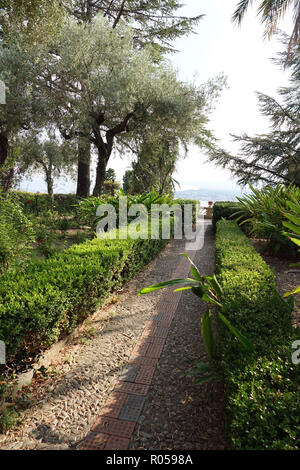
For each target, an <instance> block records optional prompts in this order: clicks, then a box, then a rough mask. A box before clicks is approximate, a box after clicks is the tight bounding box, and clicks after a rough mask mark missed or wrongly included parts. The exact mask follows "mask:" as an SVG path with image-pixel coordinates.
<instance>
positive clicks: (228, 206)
mask: <svg viewBox="0 0 300 470" xmlns="http://www.w3.org/2000/svg"><path fill="white" fill-rule="evenodd" d="M239 207H240V206H239V203H238V202H230V201H228V202H227V201H226V202H218V201H217V202H215V203H214V205H213V216H212V225H213V229H214V231H216V226H217V222H218V221H219V220H220V219H230V218H231V216H232V215H233V214H234V213H235V212H237V211H238V209H239Z"/></svg>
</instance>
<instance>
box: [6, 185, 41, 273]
mask: <svg viewBox="0 0 300 470" xmlns="http://www.w3.org/2000/svg"><path fill="white" fill-rule="evenodd" d="M33 240H34V232H33V226H32V224H31V222H30V220H29V219H28V217H27V216H26V215H25V214H24V211H23V209H22V206H21V204H20V203H19V202H18V200H16V198H15V197H14V196H12V195H10V194H2V193H0V273H1V272H2V271H3V269H7V268H8V267H9V266H12V265H15V264H18V265H19V266H20V264H21V263H23V262H24V260H25V259H26V258H27V256H28V254H29V253H30V251H31V243H32V242H33Z"/></svg>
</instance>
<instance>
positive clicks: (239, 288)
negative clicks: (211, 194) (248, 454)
mask: <svg viewBox="0 0 300 470" xmlns="http://www.w3.org/2000/svg"><path fill="white" fill-rule="evenodd" d="M216 237H217V238H216V267H217V274H218V280H219V282H220V284H221V286H222V289H223V292H224V312H225V314H226V317H227V318H229V320H230V321H232V322H233V323H234V324H235V326H236V327H237V328H239V329H240V330H241V331H242V333H243V334H244V335H246V336H247V337H248V338H249V339H250V340H251V341H252V342H253V343H254V352H253V353H251V354H249V353H248V354H247V355H245V353H244V351H243V350H241V349H240V347H239V344H238V343H237V341H236V340H234V339H233V337H232V336H231V335H230V334H229V333H228V331H227V328H225V327H224V326H223V324H219V337H220V347H219V355H220V360H221V365H222V368H223V371H224V381H225V390H226V402H225V406H226V412H227V416H228V428H227V433H228V438H229V441H230V445H231V447H232V448H235V449H298V450H299V448H300V447H299V442H300V427H299V426H300V398H299V386H300V379H299V377H300V375H299V365H298V366H297V365H293V363H292V360H291V355H292V342H293V340H294V339H297V337H298V338H299V331H298V333H297V331H296V330H294V329H293V327H292V323H291V304H289V303H286V302H285V301H284V300H283V299H282V298H281V297H280V295H279V294H278V292H277V290H276V288H275V284H274V275H273V273H272V271H271V269H270V268H269V267H268V266H267V265H266V263H265V262H264V261H263V260H262V258H261V257H260V255H259V254H258V253H257V252H256V251H255V249H254V248H253V247H252V245H251V243H250V241H249V240H248V239H247V238H246V236H245V235H244V234H243V233H242V232H241V231H240V229H239V228H238V227H237V225H236V223H235V222H234V221H226V220H222V221H219V222H218V224H217V235H216Z"/></svg>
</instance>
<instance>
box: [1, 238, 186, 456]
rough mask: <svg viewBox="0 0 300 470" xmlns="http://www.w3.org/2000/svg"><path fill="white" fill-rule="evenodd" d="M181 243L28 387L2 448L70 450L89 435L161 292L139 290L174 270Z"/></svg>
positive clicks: (132, 283)
mask: <svg viewBox="0 0 300 470" xmlns="http://www.w3.org/2000/svg"><path fill="white" fill-rule="evenodd" d="M183 243H184V242H182V241H173V242H172V243H170V244H169V245H168V246H167V247H166V248H165V249H164V250H163V251H162V252H161V253H160V254H159V255H158V257H157V258H156V259H155V260H154V261H152V262H151V263H150V264H149V265H148V266H147V267H146V268H145V269H144V270H143V271H142V272H141V273H139V274H138V275H137V276H136V277H135V278H134V279H133V280H132V281H130V282H129V283H128V284H127V285H126V286H125V287H124V288H123V289H122V290H121V291H120V292H118V296H117V298H116V296H114V298H113V299H112V300H113V302H112V303H111V305H108V306H107V307H105V308H103V309H100V310H99V311H98V312H96V313H95V314H94V315H93V316H92V317H90V319H89V320H88V321H86V322H85V326H84V328H83V329H82V333H81V334H80V335H79V337H78V338H77V339H76V340H75V341H74V344H72V345H70V346H69V347H68V348H66V350H64V351H63V353H62V354H61V355H60V357H59V358H57V361H56V363H55V364H53V370H54V373H51V374H50V377H48V378H43V377H40V378H36V379H35V380H34V382H33V384H32V390H29V389H27V390H26V389H24V392H25V393H28V394H29V395H28V396H29V398H27V399H26V400H27V402H28V403H27V404H28V408H27V409H26V411H25V412H24V422H23V424H22V426H21V427H20V428H19V429H17V430H11V431H9V432H8V433H7V434H5V435H0V448H1V449H68V448H70V447H71V448H72V446H74V444H76V443H78V442H79V441H81V440H82V439H83V438H84V437H85V436H86V435H87V433H88V432H89V430H90V428H91V426H92V424H93V423H94V421H95V419H96V417H97V415H98V414H99V411H100V409H101V407H102V406H103V404H104V403H105V401H106V399H107V397H108V395H109V393H110V391H111V390H112V388H113V386H114V383H115V382H116V380H117V378H118V375H119V374H120V372H121V370H122V368H123V367H124V364H126V362H127V360H128V358H129V356H130V353H131V351H132V349H133V347H134V345H135V343H136V341H137V339H138V338H139V336H140V335H141V333H142V331H143V329H144V326H145V324H146V323H147V322H148V321H149V319H150V317H151V315H152V314H153V310H154V308H155V306H156V304H157V303H158V301H159V299H160V297H161V295H162V294H163V292H162V291H159V292H158V293H157V295H155V296H140V297H138V296H137V292H138V290H139V289H140V288H141V287H145V286H147V285H150V284H153V283H155V282H159V281H160V280H165V279H168V278H169V277H170V276H171V275H172V272H173V271H174V270H175V267H176V263H177V261H178V256H179V253H181V252H182V250H183ZM116 300H117V303H114V302H115V301H116Z"/></svg>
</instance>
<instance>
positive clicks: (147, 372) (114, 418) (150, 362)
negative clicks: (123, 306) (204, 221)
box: [80, 251, 195, 450]
mask: <svg viewBox="0 0 300 470" xmlns="http://www.w3.org/2000/svg"><path fill="white" fill-rule="evenodd" d="M188 254H189V256H190V258H191V259H193V258H194V256H195V252H194V251H190V252H189V253H188ZM189 268H190V264H189V262H188V260H187V259H185V258H181V259H180V261H179V262H178V264H177V265H176V268H175V271H174V272H173V275H172V278H173V279H177V278H183V277H186V276H187V275H188V274H189ZM180 298H181V292H176V293H173V289H172V290H169V289H168V290H167V291H166V292H165V293H164V294H163V296H162V297H161V299H160V301H159V303H158V305H157V307H156V310H155V312H153V318H152V319H151V320H150V321H149V322H148V323H147V324H146V326H145V329H144V331H143V333H142V335H141V336H140V338H139V340H138V342H137V343H136V345H135V347H134V349H133V350H132V353H131V356H130V358H129V362H128V364H127V366H126V367H125V368H124V371H123V373H122V374H121V376H120V377H119V380H118V381H117V383H116V384H115V387H114V389H113V391H112V393H111V394H110V396H109V397H108V399H107V401H106V403H105V405H104V406H103V408H102V409H101V412H100V415H99V416H98V418H97V419H96V421H95V423H94V425H93V427H92V428H91V431H90V433H89V434H88V436H87V437H86V438H85V440H84V442H83V443H82V444H81V446H80V450H127V449H128V447H129V443H130V439H131V436H132V433H133V431H134V428H135V425H136V423H137V421H138V418H139V415H140V413H141V411H142V408H143V404H144V401H145V397H146V395H147V392H148V390H149V386H150V385H151V381H152V377H153V375H154V372H155V368H156V364H157V362H158V360H159V357H160V355H161V353H162V350H163V348H164V344H165V342H166V338H167V335H168V330H169V328H170V326H171V323H172V320H173V318H174V315H175V312H176V310H177V306H178V303H179V300H180ZM120 415H121V416H122V418H123V419H120Z"/></svg>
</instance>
